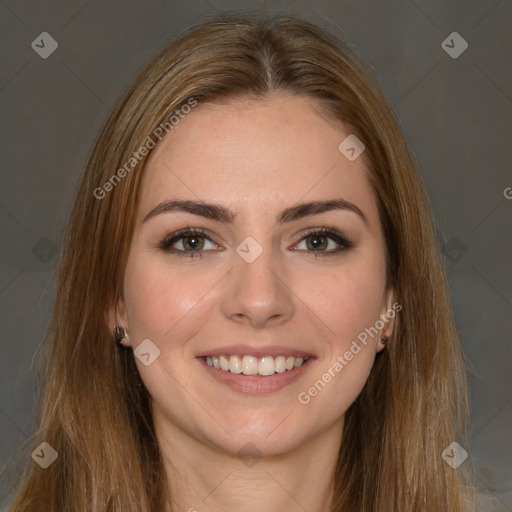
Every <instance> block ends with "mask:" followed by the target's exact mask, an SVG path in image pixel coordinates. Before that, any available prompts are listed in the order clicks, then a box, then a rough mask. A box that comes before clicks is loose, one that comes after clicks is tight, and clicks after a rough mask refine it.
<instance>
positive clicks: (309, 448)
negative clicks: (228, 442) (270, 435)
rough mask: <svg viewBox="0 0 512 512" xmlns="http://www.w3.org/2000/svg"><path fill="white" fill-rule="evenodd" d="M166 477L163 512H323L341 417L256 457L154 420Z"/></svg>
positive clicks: (326, 500)
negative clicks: (283, 448)
mask: <svg viewBox="0 0 512 512" xmlns="http://www.w3.org/2000/svg"><path fill="white" fill-rule="evenodd" d="M155 420H156V421H155V428H156V432H157V437H158V441H159V444H160V447H161V450H162V453H163V457H164V463H165V468H166V472H167V475H168V478H169V484H170V485H169V487H170V489H171V498H170V500H169V502H170V503H171V504H172V507H171V506H169V508H168V509H167V511H166V512H175V511H188V512H202V511H205V510H208V512H221V511H223V512H224V511H231V510H244V512H260V511H261V510H265V511H266V512H283V511H284V510H286V511H287V512H295V511H297V512H298V511H300V512H304V510H307V511H308V512H325V511H326V510H329V506H330V502H331V493H332V488H331V481H332V476H333V474H334V470H335V466H336V460H337V456H338V451H339V448H340V444H341V433H342V428H343V418H341V420H340V421H339V422H337V423H335V424H333V425H332V426H331V427H330V428H329V429H328V430H327V431H324V432H322V433H320V434H319V435H317V436H316V437H314V438H311V439H309V440H307V441H305V442H304V443H302V444H301V445H300V446H298V447H296V448H295V449H293V450H291V451H289V452H287V453H283V454H279V455H275V456H271V457H258V456H257V455H256V456H254V455H253V456H249V457H245V456H242V455H239V456H237V454H236V453H227V452H225V451H221V450H219V449H217V448H215V447H212V446H211V445H207V444H205V443H204V442H202V441H200V440H197V439H195V438H193V437H191V436H190V435H189V434H187V433H186V432H184V431H182V430H181V429H179V428H178V427H177V426H175V425H170V424H169V423H168V422H165V424H164V423H163V422H162V421H159V420H157V419H156V418H155Z"/></svg>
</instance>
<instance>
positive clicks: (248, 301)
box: [110, 93, 394, 512]
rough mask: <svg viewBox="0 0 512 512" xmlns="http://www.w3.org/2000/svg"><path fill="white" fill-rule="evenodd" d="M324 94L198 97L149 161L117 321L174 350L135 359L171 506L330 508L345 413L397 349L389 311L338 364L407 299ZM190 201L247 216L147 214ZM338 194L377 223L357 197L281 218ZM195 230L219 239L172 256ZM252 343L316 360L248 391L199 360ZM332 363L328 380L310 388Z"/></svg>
mask: <svg viewBox="0 0 512 512" xmlns="http://www.w3.org/2000/svg"><path fill="white" fill-rule="evenodd" d="M312 105H314V103H313V101H312V100H311V99H308V100H307V101H306V100H305V99H303V98H301V97H298V96H292V95H289V94H285V93H278V94H274V95H271V96H269V97H267V98H266V99H265V100H247V99H245V100H242V101H240V100H236V101H235V100H231V101H228V102H226V103H224V104H222V105H221V104H217V105H212V104H203V105H201V104H200V105H199V106H197V107H195V108H194V109H193V110H192V112H191V113H190V114H188V115H187V116H186V117H185V118H184V119H182V120H181V121H180V123H179V125H178V126H176V127H175V128H174V130H173V131H172V132H171V133H170V134H169V135H168V136H167V137H165V138H164V139H163V141H162V142H160V143H159V144H158V145H157V147H156V148H155V149H154V150H153V152H152V153H151V156H150V158H149V160H148V162H147V164H146V168H145V170H144V176H143V180H142V184H141V187H142V188H141V195H140V202H139V208H138V212H137V218H136V226H135V230H134V236H133V240H132V243H131V247H130V252H129V257H128V262H127V266H126V272H125V279H124V294H125V301H124V302H121V303H120V304H118V305H117V308H115V310H114V309H112V311H111V312H110V320H111V322H112V325H120V326H123V327H126V328H127V329H128V332H129V337H128V338H127V340H126V341H125V344H126V345H131V346H132V348H133V349H136V348H137V346H139V344H140V343H141V342H142V341H143V340H146V339H149V340H151V342H152V343H153V344H154V346H156V347H158V349H159V350H160V354H159V356H158V357H157V358H156V359H155V360H154V361H153V362H152V363H151V364H150V365H148V366H146V365H144V364H142V362H141V361H140V360H139V359H138V358H136V363H137V366H138V369H139V372H140V374H141V377H142V379H143V381H144V384H145V386H146V387H147V389H148V391H149V393H150V395H151V400H152V409H153V418H154V423H155V429H156V432H157V436H158V440H159V444H160V447H161V450H162V453H163V455H164V460H165V464H166V469H167V472H168V475H169V481H170V484H171V489H172V506H173V510H184V511H186V510H191V511H192V510H197V511H199V512H201V511H205V510H208V511H210V512H215V511H227V510H244V511H249V512H251V511H261V510H265V511H268V512H273V511H280V512H282V511H283V510H286V511H290V512H291V511H304V510H307V511H309V512H314V511H318V512H320V511H323V510H326V506H327V505H328V499H329V486H328V484H329V476H330V475H331V474H332V473H333V470H334V467H335V463H336V457H337V453H338V450H339V447H340V444H341V442H342V429H343V421H344V414H345V412H346V411H347V409H348V408H349V407H350V405H351V404H352V403H353V402H354V400H355V399H356V397H357V396H358V395H359V393H360V392H361V390H362V388H363V386H364V384H365V382H366V380H367V378H368V376H369V372H370V370H371V368H372V366H373V363H374V359H375V356H376V354H377V352H378V351H380V350H382V349H383V348H384V345H382V343H381V340H380V336H381V335H388V336H389V335H391V333H392V328H393V320H392V319H388V320H387V321H386V323H385V325H384V327H382V328H381V329H380V330H379V335H376V336H373V337H368V342H367V344H366V345H363V344H361V343H360V345H361V347H362V349H361V350H360V351H359V352H358V353H357V355H354V356H353V358H351V360H350V361H346V360H344V361H345V363H346V364H344V365H343V369H342V370H341V371H333V364H334V363H335V362H336V361H337V360H338V359H337V358H338V356H340V355H341V356H343V354H345V353H346V352H347V351H348V350H350V347H351V344H352V343H353V341H354V340H356V339H357V336H358V335H359V334H360V333H361V332H362V331H364V329H365V328H369V327H371V326H374V325H375V323H376V321H377V320H379V318H381V316H380V315H383V314H385V313H386V311H388V310H389V309H390V307H391V305H392V304H393V300H394V297H393V294H392V293H391V292H389V293H388V291H386V282H385V245H384V239H383V234H382V229H381V226H380V222H379V217H378V211H377V205H376V199H375V195H374V192H373V190H372V188H371V186H370V184H369V182H368V178H367V171H366V170H365V164H364V161H363V157H360V158H357V159H356V160H355V161H349V160H348V159H347V158H346V157H345V156H344V155H343V154H342V153H341V152H340V151H339V150H338V145H339V144H340V142H341V141H342V140H343V139H344V138H345V137H346V136H347V135H348V134H349V133H350V132H349V131H343V130H341V128H340V127H339V126H335V125H334V124H333V123H332V122H327V120H326V119H325V118H324V117H322V116H320V115H319V114H318V113H317V112H316V111H315V109H313V108H312ZM178 199H179V200H189V201H196V202H199V203H200V204H203V203H215V204H216V205H220V206H223V207H224V208H226V209H228V210H230V211H232V212H233V213H234V214H236V216H235V218H234V219H233V221H232V222H225V221H221V220H216V219H212V218H206V217H203V216H200V215H198V214H193V213H190V212H184V211H177V210H169V211H166V212H163V213H158V214H155V215H153V216H151V217H150V218H149V219H147V220H146V221H145V222H143V219H144V218H145V216H146V215H147V214H148V213H149V212H150V211H151V210H153V209H154V208H155V207H156V206H157V205H158V204H160V203H162V202H164V201H169V200H178ZM333 199H343V200H345V201H347V202H350V203H352V204H353V205H355V206H357V208H358V209H359V210H360V211H361V212H362V213H363V215H364V217H365V218H366V221H365V220H363V218H362V217H361V216H360V215H359V214H358V213H356V212H354V211H352V210H350V209H330V210H328V211H324V212H321V213H316V214H312V213H311V212H310V214H308V215H306V216H302V217H298V218H295V219H293V220H291V221H288V222H283V223H278V222H277V219H278V216H279V214H280V213H281V212H282V211H283V210H284V209H286V208H289V207H292V206H296V205H297V204H299V203H306V202H312V201H326V200H333ZM323 226H326V227H329V228H332V229H335V230H336V231H339V232H340V233H341V235H342V236H344V237H345V238H347V239H348V240H349V241H352V242H353V246H352V247H349V248H345V250H344V251H341V252H334V251H335V250H336V249H337V248H339V247H341V245H340V244H339V243H338V242H337V241H336V240H335V239H332V238H331V237H330V235H325V234H324V235H322V234H320V235H316V236H315V235H308V236H307V237H305V235H306V231H308V230H312V229H313V230H314V229H317V230H318V229H320V228H322V227H323ZM187 227H190V228H198V229H200V228H202V229H204V230H206V237H205V235H199V238H197V235H196V238H194V236H193V235H189V237H188V238H181V239H177V240H176V241H174V242H172V246H171V250H168V251H167V252H166V251H165V250H163V249H162V248H160V247H159V244H160V241H161V240H162V239H164V238H165V237H168V235H170V234H172V233H175V232H176V231H178V230H182V229H185V228H187ZM246 237H252V239H254V240H255V241H256V242H257V244H259V246H260V247H261V248H262V250H263V252H262V253H261V254H260V255H259V256H258V257H257V258H256V259H255V260H254V261H252V262H248V261H247V260H246V259H244V258H243V257H241V255H239V253H238V252H237V250H236V249H237V247H238V246H239V245H240V244H241V242H242V241H244V240H245V239H246ZM198 242H199V249H197V247H198ZM251 243H252V242H251ZM318 246H320V248H319V249H317V250H315V248H317V247H318ZM242 247H243V248H245V249H246V250H247V248H248V247H249V246H245V245H242ZM172 249H175V251H176V252H177V251H179V250H181V251H182V253H186V254H190V252H194V251H195V252H196V253H197V252H201V255H202V257H186V255H185V257H180V256H179V255H177V254H176V253H173V252H172ZM187 249H188V252H187ZM255 250H256V249H255V246H254V245H251V246H250V248H249V252H250V253H251V252H252V253H254V251H255ZM322 251H323V252H322ZM326 253H328V254H326ZM240 254H242V253H240ZM315 255H317V257H315ZM240 344H243V345H248V346H250V347H254V348H256V347H260V348H262V347H270V346H275V345H279V346H280V347H281V348H280V349H279V350H281V351H283V350H285V349H287V350H290V351H293V350H295V351H298V352H304V353H308V354H310V355H311V357H310V360H309V361H308V362H307V364H306V366H304V367H302V368H295V369H293V370H291V371H290V372H288V371H286V372H283V373H279V374H276V375H274V376H273V377H267V376H260V377H254V376H247V375H243V374H240V375H237V376H236V377H235V378H236V379H238V380H237V382H241V383H242V384H241V385H242V386H243V385H244V383H245V382H248V380H247V379H249V380H250V381H251V382H256V380H258V381H260V382H262V384H261V386H262V387H261V388H258V389H254V388H250V389H246V390H242V389H240V388H239V387H236V386H235V387H233V386H231V385H229V384H228V383H226V382H223V381H220V380H219V379H218V378H217V377H216V375H218V373H216V374H215V373H212V372H223V370H219V369H215V368H210V367H209V366H207V364H206V363H205V358H203V357H199V355H205V354H208V353H209V352H213V351H215V349H217V348H219V347H223V350H224V351H228V350H227V349H226V347H228V348H229V347H234V346H236V345H240ZM248 350H249V349H247V351H248ZM264 350H265V348H263V351H264ZM329 368H331V373H330V375H331V378H328V377H325V380H324V382H325V381H328V382H327V383H326V384H325V386H324V387H323V388H322V389H321V391H319V392H317V393H316V394H315V393H314V390H313V391H312V392H311V394H307V391H308V389H310V388H311V387H312V386H313V385H314V383H315V381H318V380H319V379H322V376H323V375H324V374H325V373H326V372H328V369H329ZM298 370H300V373H297V375H298V377H296V378H295V379H294V380H291V381H290V382H288V383H287V384H286V385H284V386H282V387H280V388H279V389H273V390H272V389H271V390H269V389H266V388H264V386H265V382H267V383H268V382H270V380H267V381H265V379H271V378H272V379H274V381H278V379H281V378H283V376H285V375H289V374H290V373H292V372H295V371H298ZM226 373H229V374H230V375H232V376H233V375H235V374H234V373H231V372H224V374H226ZM304 392H306V394H305V393H304ZM301 393H302V395H301V396H302V397H303V400H302V402H301V401H300V400H299V399H298V397H299V394H301ZM304 396H309V398H310V399H309V401H308V402H307V403H305V402H306V400H304ZM249 442H250V443H252V445H251V446H253V448H252V450H255V451H256V453H255V454H254V455H255V456H256V458H255V459H245V458H243V457H242V456H237V454H239V452H240V450H242V453H243V454H245V451H247V450H249V451H251V449H249V448H247V447H246V448H245V449H243V447H244V446H246V445H247V443H249ZM244 450H245V451H244ZM259 457H261V458H259Z"/></svg>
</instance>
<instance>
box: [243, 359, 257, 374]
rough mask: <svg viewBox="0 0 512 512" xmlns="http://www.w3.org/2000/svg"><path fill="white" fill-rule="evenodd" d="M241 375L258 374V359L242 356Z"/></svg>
mask: <svg viewBox="0 0 512 512" xmlns="http://www.w3.org/2000/svg"><path fill="white" fill-rule="evenodd" d="M242 373H243V374H244V375H256V374H257V373H258V358H257V357H253V356H244V357H243V358H242Z"/></svg>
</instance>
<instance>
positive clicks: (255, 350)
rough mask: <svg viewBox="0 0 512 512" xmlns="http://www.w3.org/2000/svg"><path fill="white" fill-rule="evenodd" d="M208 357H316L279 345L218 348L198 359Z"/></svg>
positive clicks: (200, 355)
mask: <svg viewBox="0 0 512 512" xmlns="http://www.w3.org/2000/svg"><path fill="white" fill-rule="evenodd" d="M206 356H217V357H219V356H254V357H264V356H272V357H277V356H292V357H303V358H306V357H314V355H313V354H312V353H311V352H308V351H307V350H301V349H297V348H292V347H282V346H278V345H267V346H264V347H262V346H260V345H258V346H251V345H230V346H225V347H216V348H211V349H208V350H204V351H201V352H200V353H199V354H197V356H196V357H206Z"/></svg>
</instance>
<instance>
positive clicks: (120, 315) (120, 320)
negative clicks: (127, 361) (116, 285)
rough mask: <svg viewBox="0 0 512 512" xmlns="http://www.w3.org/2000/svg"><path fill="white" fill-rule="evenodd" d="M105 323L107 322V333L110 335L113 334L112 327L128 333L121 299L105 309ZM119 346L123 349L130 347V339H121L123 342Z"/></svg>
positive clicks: (126, 318) (126, 337)
mask: <svg viewBox="0 0 512 512" xmlns="http://www.w3.org/2000/svg"><path fill="white" fill-rule="evenodd" d="M106 322H107V325H108V329H109V331H110V332H112V333H113V332H114V326H116V325H117V326H118V327H121V328H125V329H126V330H127V331H129V329H128V317H127V315H126V307H125V305H124V301H123V299H121V298H120V299H119V300H118V301H117V303H115V304H114V303H113V304H111V305H110V306H109V307H108V308H107V312H106ZM112 335H113V334H112ZM121 345H123V346H125V347H130V346H131V342H130V337H129V336H125V337H124V338H123V340H122V341H121Z"/></svg>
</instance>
